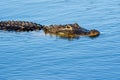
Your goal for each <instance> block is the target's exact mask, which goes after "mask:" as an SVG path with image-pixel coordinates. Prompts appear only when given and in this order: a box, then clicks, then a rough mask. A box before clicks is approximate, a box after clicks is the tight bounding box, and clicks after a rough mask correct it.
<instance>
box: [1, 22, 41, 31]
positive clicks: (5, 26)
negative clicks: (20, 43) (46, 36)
mask: <svg viewBox="0 0 120 80" xmlns="http://www.w3.org/2000/svg"><path fill="white" fill-rule="evenodd" d="M42 28H43V26H42V25H40V24H37V23H33V22H27V21H0V30H6V31H33V30H41V29H42Z"/></svg>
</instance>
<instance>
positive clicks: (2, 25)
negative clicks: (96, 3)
mask: <svg viewBox="0 0 120 80" xmlns="http://www.w3.org/2000/svg"><path fill="white" fill-rule="evenodd" d="M41 29H43V30H44V32H45V33H46V34H53V35H57V36H61V37H72V38H74V37H78V36H90V37H96V36H98V35H99V34H100V32H99V31H97V30H94V29H93V30H87V29H85V28H82V27H80V26H79V25H78V24H77V23H74V24H66V25H49V26H44V25H40V24H37V23H33V22H27V21H0V30H6V31H33V30H41Z"/></svg>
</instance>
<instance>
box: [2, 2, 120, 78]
mask: <svg viewBox="0 0 120 80" xmlns="http://www.w3.org/2000/svg"><path fill="white" fill-rule="evenodd" d="M119 13H120V1H119V0H90V1H88V0H29V1H27V0H26V1H24V0H1V1H0V20H24V21H32V22H36V23H40V24H44V25H49V24H67V23H74V22H77V23H78V24H79V25H81V26H82V27H84V28H87V29H97V30H99V31H100V32H101V35H100V36H99V37H97V38H94V39H91V38H89V37H80V38H79V39H73V40H68V39H61V38H59V37H55V36H49V35H45V34H44V33H43V32H42V31H37V32H35V31H33V32H20V33H19V32H18V33H16V32H6V31H0V80H120V36H119V34H120V29H119V26H120V14H119Z"/></svg>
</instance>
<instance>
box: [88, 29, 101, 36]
mask: <svg viewBox="0 0 120 80" xmlns="http://www.w3.org/2000/svg"><path fill="white" fill-rule="evenodd" d="M99 35H100V32H99V31H98V30H95V29H93V30H90V31H89V33H88V36H90V37H95V36H99Z"/></svg>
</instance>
